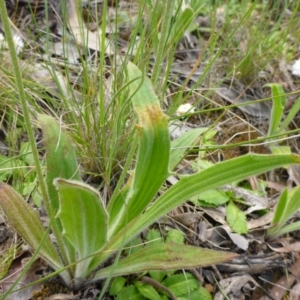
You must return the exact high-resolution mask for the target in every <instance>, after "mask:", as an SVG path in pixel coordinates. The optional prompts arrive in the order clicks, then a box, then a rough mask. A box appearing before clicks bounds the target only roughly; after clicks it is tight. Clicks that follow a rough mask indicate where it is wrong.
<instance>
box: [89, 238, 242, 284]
mask: <svg viewBox="0 0 300 300" xmlns="http://www.w3.org/2000/svg"><path fill="white" fill-rule="evenodd" d="M236 256H237V254H235V253H230V252H223V251H215V250H210V249H203V248H199V247H194V246H187V245H181V244H176V243H164V244H163V243H162V244H154V245H147V246H146V247H145V248H144V249H142V250H140V251H138V252H135V253H133V254H131V255H129V256H127V257H126V258H124V259H122V260H120V261H118V263H117V266H114V265H112V266H110V267H107V268H104V269H101V270H100V271H98V272H97V273H96V274H95V277H94V278H93V280H99V279H103V278H106V277H107V276H109V275H110V274H111V272H112V270H113V274H112V275H113V276H114V277H115V276H122V275H128V274H134V273H140V272H144V271H150V270H162V271H164V270H177V269H191V268H197V267H205V266H210V265H214V264H218V263H221V262H224V261H226V260H229V259H232V258H234V257H236Z"/></svg>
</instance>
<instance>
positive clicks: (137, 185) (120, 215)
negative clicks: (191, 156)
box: [108, 63, 170, 237]
mask: <svg viewBox="0 0 300 300" xmlns="http://www.w3.org/2000/svg"><path fill="white" fill-rule="evenodd" d="M127 72H128V82H129V92H130V97H131V100H132V105H133V108H134V110H135V112H136V114H137V116H138V120H139V123H138V125H136V131H137V134H138V137H139V149H138V156H137V162H136V167H135V172H134V175H133V178H132V179H131V180H132V182H131V185H130V189H129V191H127V193H126V195H124V196H125V197H124V198H123V199H122V202H121V203H122V206H121V207H120V201H117V200H115V201H113V203H111V204H109V206H108V211H109V214H110V220H109V234H108V236H109V237H110V236H112V234H113V233H114V232H115V231H118V230H119V229H122V228H124V227H125V225H126V224H127V223H128V222H130V221H131V220H132V219H134V218H135V217H137V216H138V215H140V214H141V213H142V212H143V211H144V210H145V208H146V207H147V206H148V204H149V203H150V202H151V200H152V199H153V197H154V196H155V194H156V193H157V192H158V190H159V188H160V187H161V185H162V183H163V182H164V181H165V180H166V178H167V177H168V175H169V172H168V164H169V155H170V137H169V130H168V117H167V116H166V115H165V114H163V112H162V110H161V108H160V102H159V100H158V98H157V96H156V95H155V93H154V90H153V87H152V84H151V81H150V79H149V78H148V77H147V76H144V74H142V72H141V71H140V70H139V69H138V68H137V67H136V66H135V65H133V64H132V63H129V64H128V66H127ZM118 202H119V203H118Z"/></svg>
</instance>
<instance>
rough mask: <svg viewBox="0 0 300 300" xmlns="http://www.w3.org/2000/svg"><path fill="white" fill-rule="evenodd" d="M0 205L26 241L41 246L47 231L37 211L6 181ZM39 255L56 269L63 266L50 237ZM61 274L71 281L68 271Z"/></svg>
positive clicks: (35, 246) (0, 186)
mask: <svg viewBox="0 0 300 300" xmlns="http://www.w3.org/2000/svg"><path fill="white" fill-rule="evenodd" d="M0 205H1V209H2V210H3V212H4V214H5V215H6V217H7V218H8V220H9V222H10V224H11V225H12V226H13V227H14V229H15V230H16V231H17V232H18V234H19V235H20V236H21V237H22V238H23V239H24V240H25V241H26V243H28V245H29V246H30V247H31V248H32V249H33V250H36V249H37V248H38V247H40V243H41V241H42V239H43V238H44V235H45V232H46V231H45V229H44V227H43V224H42V223H41V221H40V218H39V216H38V215H37V213H36V211H35V210H34V209H33V208H32V207H31V206H29V205H28V204H27V203H26V202H25V201H24V199H23V198H22V196H21V195H19V194H18V193H17V192H16V191H14V189H13V188H11V187H10V186H9V185H8V184H5V183H0ZM39 256H40V257H42V258H43V259H44V260H45V261H47V263H48V264H49V265H50V266H51V267H52V268H53V269H55V270H58V269H62V268H63V264H62V262H61V260H60V257H59V255H58V253H57V252H56V249H55V247H54V245H53V243H52V242H51V240H50V238H49V237H47V238H46V239H45V241H44V243H43V245H42V246H41V247H40V252H39ZM61 276H62V278H63V279H64V280H65V282H66V283H68V282H70V277H69V274H68V272H67V271H64V272H62V273H61Z"/></svg>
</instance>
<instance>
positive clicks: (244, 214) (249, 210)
mask: <svg viewBox="0 0 300 300" xmlns="http://www.w3.org/2000/svg"><path fill="white" fill-rule="evenodd" d="M68 3H69V4H70V6H69V7H68V10H67V18H68V19H69V28H68V30H66V29H65V28H64V22H65V21H64V20H66V16H65V15H64V14H63V11H62V9H61V7H60V5H59V2H58V1H55V0H51V1H48V6H49V8H50V10H49V15H48V17H47V18H48V19H47V18H46V15H45V2H41V1H35V0H19V1H14V0H7V1H6V5H7V9H8V11H9V15H10V17H11V20H12V21H11V28H12V31H13V33H14V35H15V43H16V47H17V49H18V52H19V54H20V61H19V63H20V67H21V68H22V69H24V73H25V72H27V73H28V74H29V75H28V76H29V78H30V79H31V80H33V81H36V82H37V83H38V84H39V85H40V86H43V87H44V89H45V90H46V91H47V93H50V94H51V95H52V96H54V97H55V96H56V97H59V95H61V94H63V95H64V96H65V97H66V98H68V97H72V96H73V97H74V96H75V97H76V99H77V101H79V102H80V100H81V99H80V98H81V95H80V93H77V92H76V91H75V92H74V91H72V93H70V90H69V88H68V81H69V82H70V83H71V84H72V86H73V87H76V85H80V80H81V78H80V72H81V66H80V63H81V61H80V60H81V57H82V56H83V54H86V49H85V48H84V45H85V44H87V45H88V56H87V57H86V61H87V62H88V63H89V64H90V68H91V69H92V68H93V63H94V62H95V61H97V56H98V55H99V51H100V49H99V45H100V44H101V43H99V41H100V40H101V37H102V36H103V35H102V32H101V29H100V26H99V25H101V16H102V2H101V1H93V2H92V3H89V2H88V1H82V12H83V14H90V16H92V18H87V20H88V21H86V22H85V25H84V29H83V33H82V32H80V30H82V26H80V19H79V18H78V15H77V12H76V8H75V4H74V3H75V2H74V1H68ZM116 6H117V7H118V9H119V13H123V14H124V15H125V16H126V17H125V20H126V21H124V22H123V23H121V25H118V26H119V27H118V28H117V32H115V28H114V26H108V27H107V32H106V33H105V35H106V38H107V43H106V49H105V51H106V53H105V54H106V55H107V56H108V57H115V58H116V61H117V62H119V63H120V62H121V57H122V55H123V54H124V53H126V50H127V49H128V45H129V42H130V35H131V32H132V31H133V30H134V23H135V22H136V15H137V11H138V8H137V4H136V3H135V2H132V1H125V0H120V1H118V2H117V1H108V20H109V22H110V23H111V24H113V20H114V19H115V18H116V17H117V16H116ZM32 9H34V12H35V15H34V17H32ZM129 16H130V17H129ZM144 18H147V15H145V16H144ZM216 18H217V23H216V28H222V26H225V18H226V16H225V7H221V6H220V7H219V8H218V10H217V15H216ZM288 18H289V11H288V9H287V11H286V13H285V14H284V15H283V25H282V26H284V22H287V20H288ZM212 21H213V20H211V18H210V17H209V16H201V15H199V16H198V17H197V19H196V25H197V26H198V28H199V32H198V33H200V35H201V36H202V39H203V41H204V42H208V40H209V38H210V37H211V34H212V33H213V32H210V31H211V30H212V29H211V22H212ZM234 25H235V24H234V23H233V22H232V24H231V26H233V27H234ZM0 29H2V30H3V28H2V24H1V22H0ZM241 31H242V30H241ZM241 31H240V32H237V34H236V36H235V38H237V39H238V38H239V35H240V36H241V35H247V34H249V33H246V34H245V33H242V32H241ZM47 32H48V35H47ZM246 32H247V31H246ZM49 36H51V39H49ZM115 36H117V45H118V47H115V44H116V43H115V42H114V41H113V39H114V38H116V37H115ZM84 38H86V40H84ZM46 40H47V41H48V42H49V43H50V47H48V49H45V48H44V47H43V42H44V41H46ZM3 41H4V36H3V38H1V43H2V44H1V48H2V49H3V50H2V51H3V53H4V54H3V55H4V56H5V59H6V62H7V64H10V62H9V55H8V54H7V53H5V51H6V49H5V48H6V45H5V42H3ZM247 42H248V41H247V37H246V38H245V39H244V40H243V41H241V43H240V44H239V47H240V48H241V50H243V49H244V48H245V47H246V43H247ZM137 45H138V41H137ZM135 49H137V47H136V48H135ZM201 51H203V48H202V47H201V45H200V42H199V39H198V38H197V37H196V35H195V34H194V33H193V32H192V31H190V32H186V34H185V35H184V38H183V39H182V40H181V41H180V42H179V44H178V47H177V51H176V53H175V59H174V62H173V64H172V66H171V68H170V78H169V79H168V80H169V81H170V83H171V84H170V91H169V92H170V95H171V94H172V93H176V90H177V88H176V85H183V84H184V86H185V87H186V90H187V92H188V91H190V90H192V89H191V88H192V86H193V85H194V84H196V83H199V82H200V81H199V78H201V77H202V76H203V75H204V74H206V75H205V77H204V79H203V80H202V82H200V83H201V85H200V87H199V88H195V89H194V90H192V95H191V96H190V98H189V102H188V103H187V104H182V105H185V106H181V107H179V108H178V110H177V113H175V114H177V117H178V118H177V121H176V122H174V123H173V124H172V126H173V127H170V131H172V132H174V133H173V134H174V135H175V137H178V136H180V135H182V134H183V133H184V132H187V131H189V130H191V129H192V128H193V127H198V126H207V125H209V126H213V127H214V128H216V129H217V135H216V137H214V138H212V140H211V142H212V143H211V144H209V145H210V146H211V145H215V146H216V148H218V146H219V145H226V144H227V143H232V142H238V143H239V142H242V143H244V145H242V146H238V147H235V148H234V149H232V148H229V149H226V148H224V149H221V150H211V151H206V153H205V157H206V158H208V159H210V160H211V161H214V162H215V161H219V160H222V159H228V158H231V157H236V156H240V155H243V154H245V153H247V152H251V151H254V152H256V151H258V152H259V153H267V154H268V153H269V151H268V149H267V148H266V147H264V146H262V147H260V148H259V147H254V146H251V145H249V144H250V140H253V139H257V138H259V137H263V136H264V135H265V134H266V132H267V126H268V121H269V119H270V115H271V101H270V100H268V101H265V100H264V99H268V98H269V97H270V94H269V92H268V91H266V90H265V89H264V88H263V85H264V84H265V83H268V82H272V81H275V82H279V83H280V84H282V85H283V86H284V88H285V91H286V92H287V93H290V94H289V96H288V98H287V105H286V110H288V109H289V108H290V107H291V105H292V104H293V103H295V101H297V100H296V96H297V94H296V93H295V90H297V89H298V88H299V86H298V84H299V83H298V82H297V76H298V75H299V74H298V73H299V72H298V69H297V66H298V63H297V62H298V61H296V62H295V63H294V64H290V65H288V64H287V63H286V62H285V61H284V59H283V58H282V59H281V60H280V61H279V65H278V69H279V71H278V70H276V68H275V67H274V66H273V65H272V64H271V63H268V64H266V65H265V66H264V69H263V70H262V71H260V72H259V75H258V76H257V77H256V78H254V79H251V76H250V79H248V80H247V79H246V80H242V79H240V78H238V77H235V75H234V74H233V75H232V74H231V75H230V76H229V78H228V75H227V74H226V72H227V70H226V68H225V67H224V65H225V64H226V63H228V62H226V56H225V57H222V56H221V59H220V61H216V62H215V64H213V65H212V66H211V67H210V69H209V72H208V73H206V72H207V71H206V65H207V62H206V61H205V59H204V58H203V59H200V62H199V57H200V58H202V56H203V53H202V52H201ZM50 57H51V58H50ZM49 58H50V60H51V63H52V64H53V65H54V66H55V68H54V69H49ZM153 59H155V57H154V56H153ZM221 60H223V61H221ZM66 61H67V64H68V65H69V67H70V70H69V72H70V74H68V75H67V76H66V72H65V71H64V70H63V68H62V66H64V65H65V63H66ZM28 62H29V63H28ZM108 68H109V66H108ZM108 74H109V72H108ZM108 77H109V76H108ZM103 80H105V81H106V82H107V83H108V81H109V79H107V78H103ZM249 80H250V82H249ZM58 87H59V88H58ZM106 87H107V95H109V94H110V91H109V88H110V86H109V83H108V84H107V85H106ZM208 90H212V91H213V93H211V94H205V93H204V92H205V91H208ZM207 95H209V97H207ZM199 97H200V98H203V101H202V102H201V103H200V104H197V98H199ZM108 98H109V96H108ZM170 99H171V97H170V96H169V95H168V97H166V99H165V101H164V103H165V105H167V106H168V105H171V103H170ZM207 99H209V100H207ZM260 100H263V101H260ZM298 101H299V100H298ZM108 104H109V103H108ZM228 106H229V107H230V108H227V107H228ZM194 107H196V108H197V109H198V110H205V109H211V108H218V110H216V111H215V112H214V111H213V110H212V112H209V113H207V114H205V113H200V114H197V111H196V110H195V108H194ZM187 108H188V109H187ZM189 112H190V113H191V114H192V115H191V116H190V117H185V116H184V114H185V113H189ZM201 114H202V115H201ZM215 119H217V120H219V122H218V123H217V124H216V123H215V121H214V120H215ZM297 126H299V115H298V116H297V117H296V118H295V119H294V123H293V127H295V128H297ZM1 131H2V132H3V133H4V134H5V133H6V131H5V129H1ZM251 132H252V133H251ZM1 135H2V134H1ZM0 142H1V145H3V146H1V148H3V149H7V147H8V146H7V143H6V141H5V140H4V139H3V138H2V136H1V137H0ZM205 146H206V145H205V144H203V145H200V147H204V148H205ZM291 147H292V149H293V151H294V152H299V142H298V141H297V140H294V141H292V142H291ZM192 156H193V155H191V157H187V158H186V160H185V161H184V162H183V163H182V164H185V166H184V168H185V171H184V172H185V173H193V172H194V171H193V168H192V167H191V166H190V160H191V159H192ZM181 167H182V165H180V166H179V167H178V173H179V174H180V168H181ZM280 172H281V173H279V174H275V175H274V174H270V175H266V178H264V180H265V181H267V182H269V183H270V184H269V185H270V186H272V188H270V190H269V191H268V193H267V194H262V193H261V190H259V187H258V186H256V189H255V188H253V190H256V193H252V192H253V191H251V190H252V189H250V190H249V186H250V187H255V184H254V183H253V182H251V181H250V180H249V182H246V183H245V187H243V188H241V187H236V186H235V185H232V186H229V187H225V188H224V189H223V190H224V191H228V190H230V191H231V193H232V194H233V198H234V199H235V200H239V199H242V201H240V202H239V201H237V202H236V203H237V205H234V209H235V214H234V215H235V219H234V220H232V221H229V220H228V219H227V220H226V211H225V208H224V206H223V207H213V208H208V207H205V206H204V207H197V206H196V207H195V206H193V205H192V204H191V203H190V202H188V203H187V205H186V206H183V207H180V208H178V209H177V210H175V211H174V212H173V215H170V219H169V220H167V221H166V220H160V221H159V222H158V223H157V225H160V226H161V225H162V224H163V225H164V226H167V227H169V228H180V230H182V231H183V232H185V234H186V241H187V243H190V244H193V245H201V246H205V245H207V244H208V245H209V247H213V246H214V247H216V248H218V249H227V250H230V251H233V252H236V253H238V254H240V255H241V257H240V258H236V259H233V260H232V261H231V262H230V263H226V264H222V265H220V266H216V268H217V269H218V271H217V270H216V269H215V268H207V269H204V270H202V272H203V273H202V277H203V278H204V279H203V280H204V281H205V282H207V283H210V284H212V285H213V286H214V287H215V296H214V299H226V298H225V296H224V294H225V295H227V297H229V298H230V299H283V297H284V294H285V293H286V292H287V291H289V290H290V289H291V290H290V291H291V292H290V295H291V297H293V298H292V299H298V298H297V296H296V295H297V291H298V290H299V287H298V285H297V284H295V285H294V287H293V284H294V283H295V281H296V280H295V279H296V278H297V277H298V276H299V274H298V271H297V270H299V267H298V264H299V259H298V253H297V252H299V245H298V242H297V240H298V239H299V234H297V233H295V234H293V235H292V236H291V238H290V239H287V238H286V239H284V240H283V241H284V242H283V243H282V245H283V246H282V247H274V246H271V244H270V243H269V242H268V241H267V240H266V238H265V236H264V234H265V231H266V229H267V227H268V226H269V225H270V221H271V220H272V210H271V212H270V213H269V214H265V215H262V216H260V215H258V214H256V213H255V212H256V211H263V210H266V209H269V208H271V209H272V207H270V205H271V204H272V201H271V198H272V197H273V194H275V197H276V195H277V194H278V192H279V191H280V186H276V183H277V182H278V181H280V182H281V184H282V181H283V182H286V181H287V179H288V177H289V179H290V180H291V182H290V184H292V185H295V184H296V185H299V174H298V173H299V172H298V169H297V167H291V168H290V169H289V172H288V174H287V172H285V171H284V170H283V171H280ZM174 177H175V178H174V179H175V180H176V176H174ZM274 177H276V178H278V179H276V180H275V179H274ZM255 180H256V182H259V181H260V180H261V178H255ZM272 183H274V184H273V185H272ZM170 184H172V183H171V182H170ZM249 191H251V192H249ZM230 203H233V202H229V203H228V204H227V205H228V206H230ZM228 206H227V209H228ZM231 209H232V207H231ZM270 215H271V216H270ZM231 216H232V215H231ZM239 218H241V219H243V221H242V222H243V223H244V226H246V227H244V228H243V230H240V232H239V229H236V228H234V226H232V225H233V224H234V223H235V222H236V221H237V219H239ZM227 222H228V223H229V224H228V223H227ZM230 223H231V224H230ZM228 225H231V226H228ZM242 234H243V235H242ZM3 242H4V240H3V241H1V244H2V243H3ZM277 246H278V245H277ZM285 253H287V254H285ZM15 268H17V269H18V270H19V271H17V272H16V275H18V274H19V272H20V270H21V268H22V267H21V265H20V260H19V258H18V257H15V258H14V260H13V262H12V267H11V270H10V272H11V271H12V270H14V269H15ZM287 268H288V270H289V272H290V273H291V275H289V276H288V280H287V276H283V277H282V278H281V279H280V280H279V281H278V282H277V285H275V284H274V285H273V284H271V283H275V282H276V279H275V278H276V277H278V276H276V275H278V274H279V273H280V272H281V274H282V271H284V270H286V269H287ZM42 269H43V267H42V264H41V262H39V261H37V262H36V264H35V265H34V266H33V269H32V270H30V271H29V272H28V274H27V275H26V277H25V278H23V280H25V281H23V282H22V284H26V283H30V282H31V281H34V280H35V279H33V277H34V276H36V275H34V274H35V272H36V271H37V270H39V271H40V270H42ZM198 271H199V272H200V273H201V270H198ZM236 272H241V273H242V274H243V275H242V276H235V273H236ZM278 272H279V273H278ZM223 277H227V278H223ZM265 278H271V279H270V280H269V279H268V280H267V279H266V280H265ZM216 282H217V283H216ZM266 282H269V284H266ZM6 284H8V283H7V282H6V280H4V281H3V280H2V282H1V285H2V292H4V291H5V288H6ZM272 286H273V289H272ZM37 288H38V287H37V286H35V289H37ZM92 290H93V291H94V292H91V291H92ZM32 291H33V290H32V289H30V290H29V293H31V292H32ZM61 291H62V290H60V291H59V292H56V293H57V296H56V297H57V298H55V299H63V298H64V297H67V298H68V296H62V294H61ZM257 291H261V293H259V292H257ZM64 292H65V291H64ZM89 292H90V295H93V296H92V298H91V297H90V296H88V294H89ZM67 293H68V292H67ZM98 294H99V290H97V288H96V287H95V288H94V289H92V288H90V287H89V290H88V289H86V290H84V291H81V299H97V295H98ZM264 294H265V296H263V295H264ZM13 295H14V294H13ZM42 297H44V296H42ZM47 297H48V296H47ZM52 297H53V296H52ZM54 297H55V296H54ZM70 297H71V298H72V296H71V295H70ZM75 298H76V296H75ZM12 299H30V297H29V296H28V295H25V292H24V291H23V292H21V293H20V294H15V296H14V298H12ZM32 299H38V298H32ZM45 299H46V297H45ZM49 299H50V298H49ZM51 299H52V298H51ZM72 299H73V298H72Z"/></svg>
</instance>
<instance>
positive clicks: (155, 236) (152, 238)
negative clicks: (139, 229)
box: [146, 229, 163, 244]
mask: <svg viewBox="0 0 300 300" xmlns="http://www.w3.org/2000/svg"><path fill="white" fill-rule="evenodd" d="M146 241H147V242H151V244H153V243H155V244H159V243H162V242H163V239H162V236H161V234H160V232H159V231H158V230H157V229H150V230H149V231H148V232H147V235H146Z"/></svg>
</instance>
